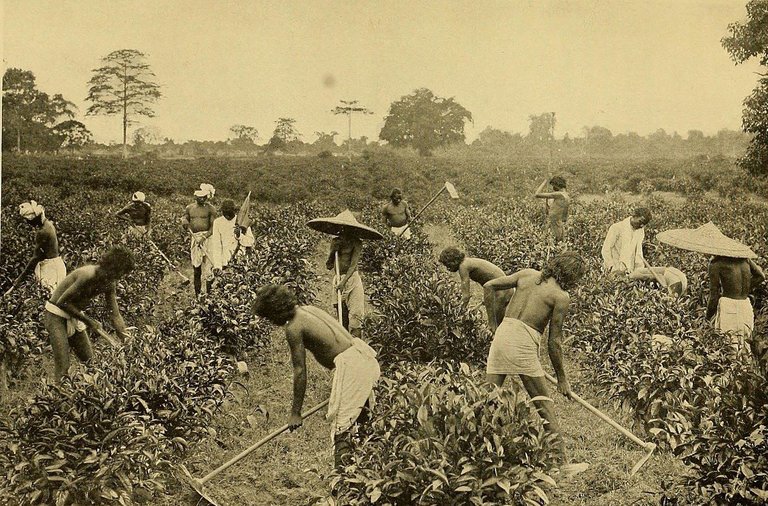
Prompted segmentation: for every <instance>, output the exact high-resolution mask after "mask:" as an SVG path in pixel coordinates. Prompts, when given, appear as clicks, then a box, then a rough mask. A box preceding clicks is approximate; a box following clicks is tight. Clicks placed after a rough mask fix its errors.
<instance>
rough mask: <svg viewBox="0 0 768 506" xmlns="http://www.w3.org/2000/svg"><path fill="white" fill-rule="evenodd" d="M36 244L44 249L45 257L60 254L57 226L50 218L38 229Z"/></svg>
mask: <svg viewBox="0 0 768 506" xmlns="http://www.w3.org/2000/svg"><path fill="white" fill-rule="evenodd" d="M36 244H37V247H38V248H40V249H41V250H42V251H43V255H45V258H56V257H57V256H59V239H58V237H56V227H54V226H53V223H51V222H50V220H45V222H44V223H43V226H42V227H41V228H40V230H38V231H37V237H36Z"/></svg>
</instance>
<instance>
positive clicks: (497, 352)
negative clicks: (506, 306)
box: [485, 317, 544, 378]
mask: <svg viewBox="0 0 768 506" xmlns="http://www.w3.org/2000/svg"><path fill="white" fill-rule="evenodd" d="M540 345H541V333H540V332H539V331H538V330H536V329H534V328H533V327H530V326H528V325H526V324H525V323H523V322H522V321H520V320H518V319H517V318H510V317H506V318H504V320H503V321H502V322H501V325H499V327H498V328H497V329H496V333H495V334H494V335H493V342H492V343H491V349H490V351H488V363H487V365H486V369H485V371H486V373H487V374H504V375H508V376H510V375H514V374H523V375H525V376H531V377H534V378H536V377H540V376H544V369H543V368H542V367H541V361H540V360H539V346H540Z"/></svg>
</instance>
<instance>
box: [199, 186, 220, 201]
mask: <svg viewBox="0 0 768 506" xmlns="http://www.w3.org/2000/svg"><path fill="white" fill-rule="evenodd" d="M200 189H201V190H202V191H204V192H205V193H206V195H208V198H210V199H212V198H213V196H214V195H215V194H216V188H214V187H213V185H212V184H208V183H200Z"/></svg>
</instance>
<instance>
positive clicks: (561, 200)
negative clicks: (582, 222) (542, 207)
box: [548, 192, 571, 223]
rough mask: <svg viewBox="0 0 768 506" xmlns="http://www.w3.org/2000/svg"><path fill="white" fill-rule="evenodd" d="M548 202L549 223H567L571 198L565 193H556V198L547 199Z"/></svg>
mask: <svg viewBox="0 0 768 506" xmlns="http://www.w3.org/2000/svg"><path fill="white" fill-rule="evenodd" d="M548 202H549V220H550V221H551V222H560V223H565V222H566V221H568V207H569V206H570V205H571V197H570V196H569V195H568V194H567V193H566V192H558V198H552V199H548Z"/></svg>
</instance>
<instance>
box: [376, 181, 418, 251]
mask: <svg viewBox="0 0 768 506" xmlns="http://www.w3.org/2000/svg"><path fill="white" fill-rule="evenodd" d="M381 214H382V216H383V217H384V223H385V224H386V226H387V227H389V229H390V230H391V231H392V233H393V234H395V235H400V234H402V237H403V239H406V240H407V239H410V238H411V229H410V227H408V222H410V221H411V208H410V207H408V202H406V201H405V200H403V192H402V191H401V190H400V188H395V189H393V190H392V193H391V194H390V195H389V202H387V204H386V205H385V206H384V208H383V209H382V210H381Z"/></svg>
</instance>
